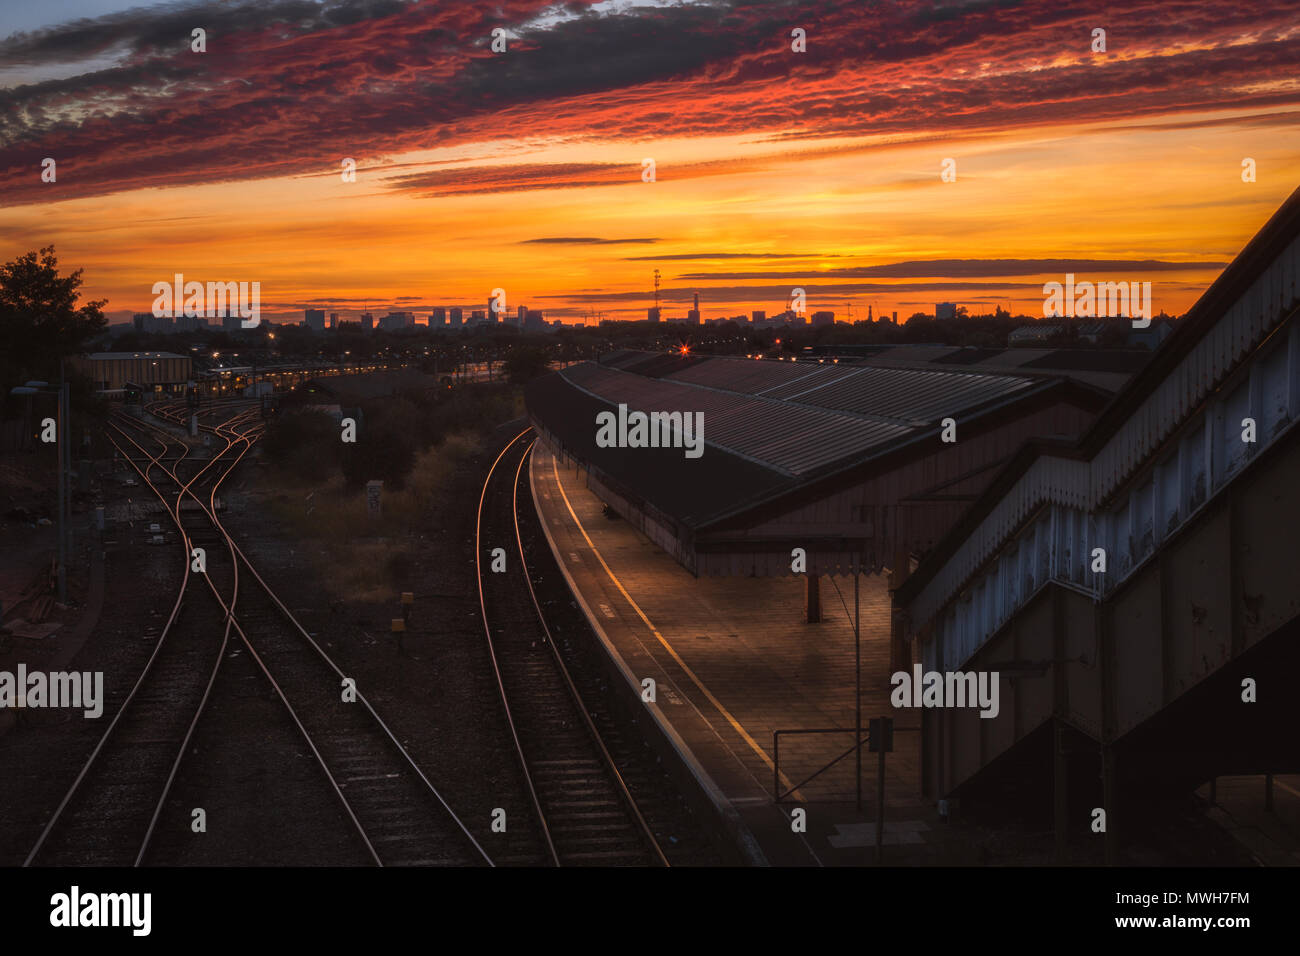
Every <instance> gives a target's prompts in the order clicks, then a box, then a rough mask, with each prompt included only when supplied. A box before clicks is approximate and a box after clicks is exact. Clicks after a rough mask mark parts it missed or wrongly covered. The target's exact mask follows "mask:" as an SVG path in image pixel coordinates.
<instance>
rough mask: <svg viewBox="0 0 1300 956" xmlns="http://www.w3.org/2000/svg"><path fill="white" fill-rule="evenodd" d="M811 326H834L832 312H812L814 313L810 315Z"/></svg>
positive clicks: (833, 314)
mask: <svg viewBox="0 0 1300 956" xmlns="http://www.w3.org/2000/svg"><path fill="white" fill-rule="evenodd" d="M812 324H813V325H834V324H835V313H834V312H814V313H813V314H812Z"/></svg>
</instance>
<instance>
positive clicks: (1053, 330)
mask: <svg viewBox="0 0 1300 956" xmlns="http://www.w3.org/2000/svg"><path fill="white" fill-rule="evenodd" d="M1062 331H1064V326H1060V325H1048V324H1047V323H1045V322H1033V323H1030V324H1029V325H1022V326H1021V327H1020V328H1018V329H1016V330H1015V331H1013V332H1012V333H1011V334H1010V335H1008V336H1007V345H1037V344H1038V343H1041V342H1046V341H1047V340H1048V339H1050V338H1051V337H1052V336H1054V335H1059V334H1060V333H1061V332H1062Z"/></svg>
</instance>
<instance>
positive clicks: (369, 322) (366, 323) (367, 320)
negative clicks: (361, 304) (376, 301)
mask: <svg viewBox="0 0 1300 956" xmlns="http://www.w3.org/2000/svg"><path fill="white" fill-rule="evenodd" d="M374 327H375V317H374V316H373V315H371V314H370V313H369V312H362V313H361V328H362V329H363V330H364V331H366V332H369V331H371V330H372V329H374Z"/></svg>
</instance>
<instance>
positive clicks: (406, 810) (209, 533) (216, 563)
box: [26, 406, 492, 865]
mask: <svg viewBox="0 0 1300 956" xmlns="http://www.w3.org/2000/svg"><path fill="white" fill-rule="evenodd" d="M161 411H162V415H163V417H164V418H165V419H166V420H168V421H170V422H172V423H174V424H183V423H184V422H185V421H186V417H187V416H186V413H185V411H184V410H182V409H179V408H175V407H172V406H167V407H165V408H163V409H161ZM205 414H206V413H205ZM253 415H254V413H253V412H252V411H251V410H250V411H244V412H240V413H237V414H235V415H233V416H232V417H230V418H228V419H227V420H226V421H224V422H222V423H220V424H217V425H215V426H213V425H201V426H200V427H202V428H203V429H204V430H205V431H207V432H209V433H211V434H213V435H216V436H217V437H218V438H220V439H222V440H224V442H225V447H224V448H222V449H221V450H220V451H218V452H217V453H216V454H214V455H213V457H212V459H210V460H209V461H208V462H207V463H206V464H204V466H203V467H202V469H200V471H199V472H198V473H196V474H195V475H194V476H193V477H191V478H190V479H188V480H183V479H182V478H181V476H180V475H179V474H178V465H179V462H180V461H181V460H183V459H184V457H185V453H184V452H183V451H182V452H181V453H180V455H179V456H177V457H176V458H174V459H173V458H170V457H169V455H168V449H169V448H171V447H173V446H175V445H181V446H182V447H185V443H184V442H180V441H179V440H178V439H176V438H175V437H174V436H173V435H172V434H171V433H170V432H167V431H166V430H165V429H161V428H159V427H157V426H155V425H151V424H149V423H146V422H140V421H135V420H130V421H129V422H127V423H126V424H129V425H130V426H133V427H135V428H136V429H137V430H138V431H139V432H142V433H143V437H144V438H145V439H146V440H148V441H151V442H152V443H153V444H155V445H158V446H161V450H160V451H154V452H151V451H149V450H148V449H147V448H146V447H145V446H144V445H142V444H141V443H140V442H139V441H136V440H135V438H132V437H131V436H130V435H129V434H128V432H127V431H126V430H125V429H123V428H122V425H121V424H115V425H114V428H115V429H116V430H117V431H118V433H119V434H120V435H121V437H122V438H123V440H124V442H125V443H127V444H129V445H130V446H131V448H134V450H135V451H134V452H130V451H129V449H127V448H125V447H123V445H122V444H119V443H118V442H117V441H116V439H115V440H114V444H116V445H118V448H119V450H120V451H122V452H123V454H125V455H126V456H127V459H128V461H129V462H130V463H131V465H132V467H134V468H135V470H136V471H137V473H138V474H139V475H140V477H141V479H142V480H143V481H144V482H145V483H146V485H148V487H149V488H150V489H151V490H153V491H154V493H155V494H156V495H157V496H158V497H159V500H160V501H162V502H163V503H164V505H165V506H167V511H168V514H169V516H170V517H171V519H172V521H173V523H174V524H175V525H176V527H177V529H178V531H179V532H180V534H181V539H182V542H183V544H184V548H185V555H186V561H187V571H186V577H185V580H184V583H183V584H182V587H181V590H180V593H179V594H178V595H177V599H176V603H175V606H174V608H173V613H172V616H171V617H170V618H169V620H168V624H167V627H166V628H165V631H164V636H168V637H171V638H172V640H170V641H164V640H163V638H162V637H160V639H159V644H158V648H157V649H156V651H155V654H154V656H153V657H151V658H150V660H149V663H148V664H147V665H146V667H145V669H144V673H142V674H141V676H140V678H139V679H138V681H137V683H136V686H135V688H134V689H133V691H132V692H131V694H129V695H128V696H127V698H126V699H125V701H124V702H123V703H122V705H121V707H120V708H119V709H118V712H117V714H116V715H115V716H114V718H113V721H112V723H111V724H110V726H109V727H108V729H107V730H106V731H105V734H104V736H103V738H101V740H100V743H99V745H98V746H97V747H96V748H95V750H94V751H93V752H92V754H91V756H90V758H89V760H88V761H87V762H86V764H85V765H84V767H83V768H82V771H81V773H80V774H78V776H77V779H76V781H75V782H74V783H73V786H72V788H71V789H70V790H69V792H68V794H67V795H66V796H65V798H64V800H63V801H62V803H61V804H60V805H59V807H58V809H57V810H56V811H55V813H54V815H53V816H52V818H51V819H50V821H49V822H48V824H47V825H46V827H45V830H44V831H43V832H42V834H41V837H40V839H39V840H38V842H37V844H36V846H35V847H34V848H33V850H32V852H31V854H29V856H28V858H27V861H26V865H31V864H32V863H34V862H37V861H38V860H39V861H40V862H42V863H51V862H53V863H57V862H73V863H103V864H108V863H115V864H118V865H121V864H123V863H126V862H130V860H129V859H128V858H126V855H125V850H126V849H127V848H128V847H131V846H134V847H136V850H135V853H134V862H135V864H136V865H139V864H140V863H141V862H143V861H144V860H145V858H146V854H147V852H148V848H149V843H150V838H151V836H152V833H153V830H154V826H155V824H156V822H157V820H158V818H159V816H160V814H161V812H162V809H163V806H164V804H165V803H166V799H167V795H168V792H169V791H170V788H171V785H172V783H173V781H174V780H175V778H176V775H177V772H178V770H179V768H180V765H181V758H182V757H183V755H184V753H185V750H186V744H187V743H188V741H189V740H190V738H191V735H192V734H193V732H194V729H195V727H196V726H197V724H198V721H199V719H200V718H201V716H202V714H203V711H204V708H205V707H206V706H207V704H208V701H209V699H210V695H211V689H212V687H213V685H214V682H215V681H216V677H217V674H218V672H219V670H220V667H221V661H222V660H223V658H224V655H225V649H226V645H227V643H228V642H229V641H230V639H231V638H232V636H235V637H237V638H238V640H239V641H241V642H242V644H243V645H244V647H245V648H246V649H247V651H248V654H249V657H250V658H251V659H252V660H253V661H254V662H255V663H256V665H257V668H258V670H259V671H260V672H261V674H262V676H263V677H264V678H265V679H266V681H267V682H268V683H269V684H270V686H271V687H272V688H273V690H274V692H275V694H276V696H277V697H278V699H279V700H280V702H281V703H282V704H283V705H284V709H285V712H286V713H287V715H288V717H289V719H290V721H291V723H292V724H293V726H294V728H295V729H296V731H297V732H298V733H299V734H300V736H301V738H302V740H303V741H304V742H305V743H306V745H307V747H308V748H309V749H310V751H311V753H312V755H313V757H314V758H315V760H316V762H317V764H318V766H319V768H320V770H321V772H322V774H323V776H324V777H325V779H326V781H327V783H328V785H329V787H330V789H331V790H332V792H333V794H334V795H335V796H336V797H337V799H338V801H339V803H340V805H341V806H342V808H343V810H344V812H345V813H346V816H347V818H348V820H349V821H350V822H351V825H352V827H353V829H354V832H355V834H356V836H357V838H358V841H359V843H360V844H361V845H362V846H363V847H364V848H365V851H366V854H367V856H368V858H369V859H370V860H371V861H372V862H373V863H375V864H378V865H393V864H397V865H403V864H404V865H421V864H422V865H470V864H482V863H486V864H489V865H491V862H492V861H491V860H490V859H489V858H488V856H487V854H486V853H485V852H484V851H483V849H482V847H481V846H480V845H479V844H478V843H477V842H476V841H475V839H474V837H473V836H472V834H470V832H469V830H468V829H467V828H466V827H465V825H464V823H463V822H462V821H461V820H460V818H459V817H458V816H457V815H456V814H455V813H454V812H453V811H452V809H451V807H450V806H448V804H447V803H446V801H445V800H443V798H442V796H441V794H440V793H439V792H438V790H437V789H436V788H435V787H434V786H433V784H432V783H431V782H430V781H429V779H428V777H427V776H426V775H425V774H424V772H423V771H422V770H421V769H420V768H419V767H418V766H417V765H416V764H415V762H414V761H413V760H412V759H411V757H410V756H409V754H407V752H406V750H405V748H404V747H403V746H402V745H401V743H400V741H399V740H398V739H397V737H396V736H395V735H394V734H393V732H392V731H391V730H390V729H389V727H388V725H387V724H386V723H385V722H384V721H383V719H382V718H381V717H380V716H379V714H378V713H377V712H376V711H375V710H374V708H373V707H372V706H371V705H370V703H369V701H367V700H366V698H365V695H364V693H363V692H362V690H361V689H359V688H347V687H346V686H345V685H346V681H345V677H346V675H344V674H343V672H342V671H341V670H340V669H339V668H338V666H337V665H336V664H335V663H334V661H333V660H331V659H330V657H329V656H328V655H327V654H326V653H325V652H324V651H323V650H322V649H321V647H320V646H319V645H318V644H317V643H316V642H315V641H314V640H313V639H312V638H311V635H310V634H308V633H307V631H306V630H304V629H303V628H302V626H301V624H299V622H298V621H297V619H296V618H295V617H294V615H293V614H292V613H291V612H290V611H289V610H288V608H287V607H285V605H284V604H283V602H282V601H281V600H280V599H279V597H278V596H277V595H276V594H275V592H274V591H273V590H272V589H271V588H270V586H269V585H268V584H267V583H266V581H265V580H264V579H263V578H262V577H261V576H260V575H259V574H258V572H257V570H256V568H255V567H254V566H253V565H252V563H251V562H250V561H249V560H248V558H247V556H245V555H244V553H243V552H242V551H241V550H240V549H239V547H238V545H237V544H236V543H235V541H234V540H233V538H232V537H231V536H230V535H229V534H228V533H227V531H226V529H225V528H224V526H223V525H222V524H221V521H220V518H219V516H218V507H217V498H216V494H217V489H218V488H219V487H220V484H221V482H222V481H223V480H224V479H225V478H226V477H227V476H228V475H229V474H230V472H231V471H233V469H234V467H235V466H236V465H237V464H238V462H239V460H240V459H242V457H243V456H244V455H245V454H246V453H247V452H248V450H249V449H250V448H251V447H252V443H253V441H254V440H255V438H256V437H257V434H258V433H259V432H260V423H258V422H253V423H252V424H250V421H251V420H252V418H253ZM236 450H237V451H236ZM136 453H139V454H140V455H141V456H142V457H136ZM223 461H224V462H226V466H225V467H222V468H219V469H217V470H215V471H214V470H213V466H214V465H216V464H217V463H218V462H223ZM169 465H170V467H169ZM155 469H158V470H160V471H161V472H162V473H163V475H164V476H165V480H168V481H169V482H170V484H172V485H174V486H175V488H176V489H177V490H176V492H175V495H176V498H175V504H174V505H171V504H170V503H169V497H168V495H169V493H168V492H164V491H163V489H162V488H161V487H160V486H159V484H158V483H157V482H156V481H155V480H154V478H153V472H154V470H155ZM209 472H212V475H211V476H210V477H209V479H208V480H210V481H211V485H210V489H209V490H208V495H207V500H206V502H205V501H204V500H203V498H202V497H201V496H200V494H199V493H196V491H195V488H194V484H195V482H196V481H198V480H199V479H200V478H201V477H202V476H204V475H205V474H207V473H209ZM195 547H201V548H203V549H204V550H205V552H206V554H207V555H208V557H209V565H208V569H207V572H206V573H204V574H201V575H200V574H192V573H191V572H190V571H189V560H190V554H191V549H192V548H195ZM223 550H224V552H225V557H226V560H225V561H220V560H216V559H217V557H218V555H219V554H220V553H221V552H222V551H223ZM241 572H242V578H241ZM195 578H201V579H202V581H201V582H194V581H193V579H195ZM191 583H193V584H194V586H197V587H203V588H204V589H205V590H207V591H209V592H210V594H211V598H212V599H213V600H214V601H215V607H216V608H217V609H219V612H220V613H219V617H217V618H216V619H215V620H214V619H213V618H212V616H211V615H209V620H208V623H207V625H206V626H204V627H196V628H188V627H187V628H186V631H187V632H190V631H192V632H193V636H190V635H189V634H187V638H188V639H187V640H185V641H184V642H181V641H178V640H177V639H176V635H175V633H174V632H175V631H177V627H176V624H177V619H178V616H179V614H180V612H181V608H182V606H183V605H184V604H185V602H184V597H185V595H186V590H187V588H188V587H189V586H190V585H191ZM241 584H242V585H243V586H242V589H241ZM190 603H191V604H194V603H198V602H190ZM205 604H206V606H207V607H208V608H209V610H212V609H213V603H212V601H209V602H205ZM200 632H203V633H200ZM217 635H220V637H219V638H218V636H217ZM164 648H166V654H165V655H163V653H162V651H163V649H164ZM200 648H201V650H200ZM195 655H201V656H202V662H206V661H207V660H208V659H209V658H211V660H212V664H211V666H210V667H205V666H204V663H202V662H200V661H199V660H198V659H197V658H196V656H195ZM201 679H202V682H203V689H202V690H201V691H200V690H199V684H200V681H201ZM169 681H171V682H172V683H169ZM196 697H197V704H195V700H196ZM151 702H154V703H157V704H159V705H160V706H161V710H160V709H159V706H153V707H151V706H149V704H150V703H151ZM187 715H188V719H185V717H186V716H187ZM182 727H183V729H182ZM150 743H152V744H154V745H155V748H154V750H153V751H150V750H149V748H148V746H147V745H148V744H150ZM142 746H143V747H144V748H145V750H146V752H150V753H154V754H156V755H155V757H154V759H152V760H151V761H149V762H148V764H147V766H145V765H141V764H140V761H139V760H133V759H132V755H133V754H134V753H135V751H138V750H139V749H140V748H141V747H142ZM162 755H169V756H170V759H169V760H164V759H163V756H162ZM164 771H165V783H163V784H161V785H159V784H158V783H157V781H158V779H159V778H160V777H162V776H164ZM92 781H93V783H92ZM154 794H157V796H156V799H155V798H153V795H154ZM115 808H116V809H115ZM124 814H126V815H128V816H129V817H130V819H125V818H124V816H123V815H124ZM146 819H147V823H144V821H145V820H146ZM142 825H143V829H142Z"/></svg>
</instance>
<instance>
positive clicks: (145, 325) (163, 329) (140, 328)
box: [131, 312, 176, 335]
mask: <svg viewBox="0 0 1300 956" xmlns="http://www.w3.org/2000/svg"><path fill="white" fill-rule="evenodd" d="M131 324H132V325H134V326H135V330H136V331H137V332H147V333H150V334H154V335H158V334H161V335H166V334H168V333H170V332H175V331H176V325H175V323H174V322H172V318H171V316H169V315H154V314H153V313H152V312H136V313H135V314H134V315H132V316H131Z"/></svg>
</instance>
